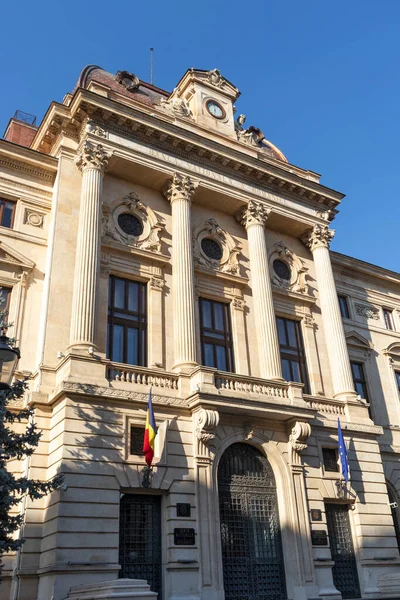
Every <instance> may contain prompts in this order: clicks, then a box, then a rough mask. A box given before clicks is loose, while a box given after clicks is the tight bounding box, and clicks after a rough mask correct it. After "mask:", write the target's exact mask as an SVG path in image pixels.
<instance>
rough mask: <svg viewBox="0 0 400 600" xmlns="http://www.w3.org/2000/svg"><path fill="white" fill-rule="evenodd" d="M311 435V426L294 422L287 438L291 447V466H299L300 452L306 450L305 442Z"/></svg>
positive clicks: (301, 422)
mask: <svg viewBox="0 0 400 600" xmlns="http://www.w3.org/2000/svg"><path fill="white" fill-rule="evenodd" d="M310 435H311V425H310V424H309V423H304V422H303V421H296V423H295V424H294V425H293V427H292V431H291V432H290V436H289V443H290V446H291V450H292V452H291V462H292V465H300V464H301V457H300V452H302V451H303V450H305V449H306V448H307V440H308V438H309V437H310Z"/></svg>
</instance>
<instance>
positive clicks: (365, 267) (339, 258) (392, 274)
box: [331, 252, 400, 285]
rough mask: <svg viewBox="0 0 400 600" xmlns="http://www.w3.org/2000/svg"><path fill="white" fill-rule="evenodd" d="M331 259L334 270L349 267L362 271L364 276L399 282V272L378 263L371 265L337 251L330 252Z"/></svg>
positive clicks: (397, 283)
mask: <svg viewBox="0 0 400 600" xmlns="http://www.w3.org/2000/svg"><path fill="white" fill-rule="evenodd" d="M331 261H332V266H333V267H334V269H335V270H339V269H341V270H343V269H349V270H352V271H357V272H358V273H362V274H363V275H364V276H367V277H368V279H371V278H377V279H383V280H385V281H387V282H389V283H395V284H396V285H399V284H400V273H397V272H396V271H390V270H389V269H385V268H384V267H380V266H378V265H372V264H371V263H368V262H365V261H363V260H359V259H358V258H353V257H351V256H346V255H345V254H340V253H339V252H331Z"/></svg>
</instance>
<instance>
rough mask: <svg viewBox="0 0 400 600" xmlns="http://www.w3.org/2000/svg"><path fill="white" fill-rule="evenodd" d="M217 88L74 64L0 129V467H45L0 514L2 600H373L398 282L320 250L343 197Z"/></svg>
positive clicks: (397, 376)
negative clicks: (346, 473)
mask: <svg viewBox="0 0 400 600" xmlns="http://www.w3.org/2000/svg"><path fill="white" fill-rule="evenodd" d="M238 96H239V91H238V90H237V88H236V87H235V86H234V85H233V84H232V83H230V82H229V81H228V80H227V79H225V78H224V77H223V76H222V75H221V74H220V73H219V71H218V70H216V69H215V70H213V71H203V70H196V69H189V70H188V71H187V72H186V73H185V74H184V75H183V77H182V79H181V80H180V81H179V82H178V84H177V86H176V87H175V89H174V90H173V92H172V93H167V92H165V91H163V90H161V89H158V88H156V87H154V86H153V85H150V84H148V83H145V82H142V81H139V80H138V78H137V77H136V76H135V75H133V74H131V73H128V72H124V71H123V72H119V73H117V75H112V74H110V73H107V72H105V71H104V70H102V69H101V68H99V67H96V66H89V67H86V68H85V69H84V70H83V71H82V73H81V75H80V78H79V81H78V83H77V85H76V87H75V89H74V90H73V92H72V93H69V94H67V95H66V96H65V98H64V101H63V102H62V103H61V104H60V103H57V102H53V103H51V104H50V106H49V108H48V111H47V113H46V115H45V117H44V119H43V121H42V123H41V124H40V125H39V126H36V125H35V124H34V123H26V122H22V121H21V120H20V119H12V120H11V121H10V124H9V126H8V128H7V131H6V133H5V139H3V140H0V204H1V206H0V285H1V286H2V294H3V298H4V300H5V301H6V302H7V303H8V305H9V309H10V313H11V320H12V321H14V329H13V331H12V332H11V333H13V334H14V335H15V336H16V337H17V338H18V340H19V342H18V343H19V346H20V348H21V353H22V358H21V360H20V363H19V367H18V369H19V370H18V372H17V374H16V375H17V377H23V376H25V375H28V374H30V376H31V379H30V391H29V394H28V395H27V398H26V400H25V401H26V402H29V403H31V404H32V405H33V406H34V407H35V410H36V418H37V421H38V422H39V424H40V426H41V428H42V429H43V437H42V440H41V443H40V447H39V448H38V451H37V452H36V453H35V454H34V455H33V456H32V458H31V459H30V460H29V461H25V462H22V463H20V464H15V465H14V468H15V469H16V471H19V472H21V473H22V472H24V473H28V474H29V475H30V476H31V477H37V478H42V479H47V480H48V479H51V478H52V477H54V475H55V474H56V473H57V472H58V471H61V472H63V473H64V474H65V483H64V486H63V488H62V489H60V490H59V491H57V492H55V493H53V494H52V495H51V496H49V497H48V498H46V499H43V500H41V501H40V502H31V501H29V500H27V501H26V502H25V503H24V505H23V506H21V510H23V511H25V524H24V526H23V529H22V531H21V535H22V536H23V537H24V538H25V539H26V542H25V544H24V546H23V549H22V551H21V552H20V553H18V554H17V555H16V556H14V555H13V556H7V557H6V559H5V570H4V575H5V580H4V581H3V582H2V584H1V586H0V598H1V599H2V600H50V599H52V600H65V599H66V598H67V597H70V598H72V597H75V598H78V597H79V598H81V597H83V596H82V594H81V593H80V592H76V593H75V595H74V593H73V591H72V592H71V587H74V586H79V585H83V584H86V585H89V584H90V585H91V590H92V592H91V594H92V595H90V594H89V592H88V593H87V595H86V596H85V597H87V598H89V597H90V598H95V597H96V598H97V597H100V596H99V593H100V592H102V593H103V592H104V590H108V592H107V593H108V594H109V595H108V596H107V597H110V598H111V597H117V594H118V593H120V594H121V593H122V592H121V589H122V587H121V586H119V585H118V582H117V583H114V584H113V585H111V584H110V585H108V584H104V582H110V581H113V580H114V581H115V580H118V579H119V578H122V579H127V578H131V579H145V580H147V581H148V583H149V584H150V586H151V589H152V590H153V591H156V592H158V594H159V598H160V599H162V600H200V599H201V600H224V599H225V600H270V599H271V600H285V599H291V600H306V599H313V600H315V599H317V598H322V599H324V600H328V599H333V600H339V599H340V598H342V597H343V598H360V597H361V598H385V597H386V598H389V597H390V598H394V597H399V594H400V559H399V544H400V531H399V515H398V510H399V509H398V508H397V504H396V502H397V501H398V498H399V492H400V466H399V457H400V399H399V388H400V275H399V274H398V273H394V272H391V271H387V270H385V269H384V268H381V267H376V266H374V265H370V264H367V263H364V262H362V261H359V260H355V259H353V258H351V257H348V256H344V255H341V254H337V253H335V252H330V250H329V245H330V241H331V239H332V237H333V233H334V232H333V230H332V229H331V221H333V219H334V217H335V215H336V213H337V210H338V206H339V205H340V202H341V200H342V198H343V195H342V194H340V193H339V192H336V191H334V190H332V189H330V188H327V187H325V186H324V185H322V184H321V183H320V181H319V175H317V174H316V173H314V172H312V171H307V170H304V169H301V168H299V167H296V166H294V165H291V164H290V163H289V162H288V161H287V159H286V158H285V156H284V155H283V154H282V152H281V151H280V150H279V149H278V148H276V147H275V146H274V145H273V144H272V143H271V142H269V141H267V140H266V139H265V138H264V135H263V133H262V131H261V130H260V129H258V128H257V127H254V126H250V127H247V126H246V125H245V116H244V115H242V114H241V115H239V116H237V115H234V113H235V107H234V102H236V100H237V99H238ZM240 106H241V107H243V109H244V110H245V106H246V99H245V98H244V99H242V100H241V104H240ZM150 386H152V394H153V405H154V410H155V417H156V422H157V426H158V435H157V446H156V453H155V454H156V455H155V459H154V468H153V471H152V473H150V474H148V473H146V472H145V471H143V468H144V465H145V463H144V458H143V455H142V441H143V428H144V424H145V415H146V407H147V399H148V394H149V389H150ZM14 408H15V410H18V408H19V407H18V406H15V407H14ZM338 417H340V420H341V424H342V429H343V432H344V436H345V439H346V442H347V444H348V451H349V460H350V469H351V485H350V486H349V488H348V489H347V490H344V489H343V486H342V484H341V481H340V474H339V472H338V466H337V420H338ZM128 583H129V582H128ZM121 585H123V586H126V585H128V584H127V583H126V582H125V583H123V584H121ZM96 590H97V591H96ZM118 590H119V591H118ZM138 593H139V592H138ZM96 594H97V595H96ZM102 597H104V595H103V596H102ZM124 597H128V596H124ZM140 597H142V596H140Z"/></svg>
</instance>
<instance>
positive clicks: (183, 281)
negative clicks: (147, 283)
mask: <svg viewBox="0 0 400 600" xmlns="http://www.w3.org/2000/svg"><path fill="white" fill-rule="evenodd" d="M196 187H197V184H196V183H194V182H193V181H192V180H191V179H190V178H189V177H186V176H184V175H180V174H175V175H174V178H173V180H172V181H171V182H170V183H169V185H168V187H167V189H166V192H165V194H166V196H167V198H168V200H169V201H170V202H171V207H172V293H173V303H174V309H173V315H174V367H175V368H178V367H179V368H185V367H186V368H193V367H194V366H196V365H197V361H196V336H195V331H196V328H195V303H194V271H193V252H192V227H191V208H190V206H191V198H192V195H193V193H194V191H195V189H196Z"/></svg>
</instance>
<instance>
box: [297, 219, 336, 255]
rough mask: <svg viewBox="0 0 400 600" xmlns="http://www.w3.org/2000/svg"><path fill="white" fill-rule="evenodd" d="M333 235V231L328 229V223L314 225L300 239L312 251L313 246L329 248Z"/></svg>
mask: <svg viewBox="0 0 400 600" xmlns="http://www.w3.org/2000/svg"><path fill="white" fill-rule="evenodd" d="M334 235H335V231H334V230H333V229H329V227H328V225H314V227H313V228H312V229H310V230H309V231H307V233H305V234H304V236H303V237H302V238H301V239H302V241H303V243H304V244H305V245H306V246H307V248H309V249H310V250H311V252H313V251H314V250H315V248H318V247H320V246H323V247H324V248H329V245H330V243H331V241H332V238H333V236H334Z"/></svg>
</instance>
